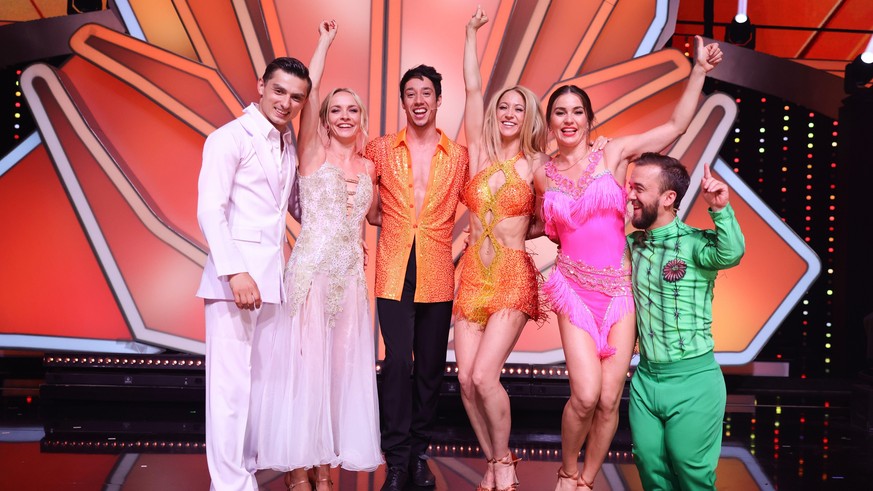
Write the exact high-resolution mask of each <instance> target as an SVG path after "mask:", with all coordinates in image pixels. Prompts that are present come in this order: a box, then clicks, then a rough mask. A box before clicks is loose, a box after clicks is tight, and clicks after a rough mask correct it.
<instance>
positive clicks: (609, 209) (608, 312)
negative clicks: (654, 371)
mask: <svg viewBox="0 0 873 491" xmlns="http://www.w3.org/2000/svg"><path fill="white" fill-rule="evenodd" d="M602 156H603V154H602V153H601V152H592V153H591V154H589V155H588V161H589V163H588V166H587V168H586V169H585V172H584V173H583V174H582V177H580V178H579V180H578V181H576V182H573V181H572V180H570V179H568V178H566V177H564V176H562V175H561V174H559V173H558V171H557V169H556V168H555V165H554V163H553V162H551V161H550V162H548V163H547V164H546V176H548V178H549V181H550V187H549V189H547V190H546V192H545V195H544V196H543V219H544V220H545V232H546V235H548V236H549V238H551V239H552V240H557V241H558V242H559V243H560V249H559V251H558V257H557V258H556V259H555V267H554V269H553V270H552V273H551V275H549V278H548V280H546V282H545V284H543V292H544V294H545V296H546V298H547V299H548V302H549V304H550V306H551V308H552V310H554V311H555V312H556V313H558V314H562V315H565V316H566V317H567V318H568V319H569V320H570V322H571V323H572V324H573V325H575V326H576V327H578V328H580V329H584V330H585V331H586V332H588V334H590V335H591V337H592V338H593V339H594V343H595V346H596V348H597V352H598V354H599V355H600V358H601V359H603V358H607V357H609V356H612V355H613V354H615V347H613V346H610V345H609V343H608V341H607V340H608V337H609V331H610V329H611V328H612V325H613V324H615V323H616V322H617V321H619V320H620V319H621V318H622V317H624V316H625V315H627V314H630V313H632V312H634V298H633V292H632V291H631V278H630V274H631V272H630V269H629V268H628V267H625V266H624V265H623V264H622V261H623V259H624V257H625V252H626V249H627V241H626V239H625V234H624V229H625V222H624V217H625V214H626V212H627V192H626V191H625V189H624V187H623V186H621V185H620V184H619V183H618V182H616V180H615V178H614V177H613V175H612V173H610V172H609V171H608V170H604V171H603V172H600V173H598V174H597V175H594V174H593V172H594V169H595V167H596V166H597V163H598V162H600V159H601V158H602Z"/></svg>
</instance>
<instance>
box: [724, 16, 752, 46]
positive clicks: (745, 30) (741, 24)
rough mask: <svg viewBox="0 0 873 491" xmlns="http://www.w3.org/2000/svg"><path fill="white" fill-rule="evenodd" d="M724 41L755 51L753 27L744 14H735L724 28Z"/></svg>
mask: <svg viewBox="0 0 873 491" xmlns="http://www.w3.org/2000/svg"><path fill="white" fill-rule="evenodd" d="M724 40H725V42H728V43H731V44H736V45H737V46H742V47H743V48H749V49H755V26H753V25H752V22H751V21H749V17H748V16H747V15H746V14H737V15H736V17H734V18H733V20H731V23H730V25H728V26H727V28H725V33H724Z"/></svg>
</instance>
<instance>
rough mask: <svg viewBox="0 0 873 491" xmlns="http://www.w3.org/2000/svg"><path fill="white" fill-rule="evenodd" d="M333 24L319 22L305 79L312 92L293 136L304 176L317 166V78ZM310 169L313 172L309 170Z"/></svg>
mask: <svg viewBox="0 0 873 491" xmlns="http://www.w3.org/2000/svg"><path fill="white" fill-rule="evenodd" d="M336 30H337V26H336V21H333V20H332V21H322V22H321V23H320V24H319V25H318V34H319V36H318V44H317V45H316V46H315V51H314V52H313V53H312V59H311V60H310V61H309V78H310V80H312V89H311V90H310V91H309V98H308V99H307V100H306V104H304V105H303V109H302V110H301V111H300V130H299V131H298V132H297V152H298V154H299V156H300V172H301V173H302V174H304V175H307V174H311V173H312V172H314V171H315V170H316V169H317V166H318V165H321V162H320V160H321V158H320V156H321V152H322V151H323V144H322V142H321V137H320V136H319V134H318V111H319V109H320V105H321V100H320V98H321V96H320V95H319V89H320V87H321V77H322V75H324V65H325V61H326V59H327V50H328V48H330V44H331V43H332V42H333V39H334V38H335V37H336ZM313 167H314V168H313Z"/></svg>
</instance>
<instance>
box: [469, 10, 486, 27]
mask: <svg viewBox="0 0 873 491" xmlns="http://www.w3.org/2000/svg"><path fill="white" fill-rule="evenodd" d="M486 23H488V16H487V15H485V11H484V10H482V6H481V5H478V6H477V7H476V13H475V14H473V17H472V18H470V21H469V22H467V29H472V30H474V31H477V30H479V28H480V27H482V26H484V25H485V24H486Z"/></svg>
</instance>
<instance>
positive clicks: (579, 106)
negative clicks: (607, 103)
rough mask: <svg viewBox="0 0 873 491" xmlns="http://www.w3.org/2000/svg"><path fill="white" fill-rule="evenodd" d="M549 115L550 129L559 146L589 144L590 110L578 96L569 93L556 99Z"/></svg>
mask: <svg viewBox="0 0 873 491" xmlns="http://www.w3.org/2000/svg"><path fill="white" fill-rule="evenodd" d="M551 109H552V110H551V112H550V113H549V129H550V130H552V133H554V135H555V140H556V142H557V143H558V145H561V146H564V147H575V146H577V145H579V144H580V143H586V144H587V142H588V131H589V129H590V127H591V121H590V120H589V119H588V109H587V108H586V107H585V103H584V102H583V101H582V98H580V97H579V96H578V95H576V94H573V93H572V92H568V93H565V94H562V95H560V96H559V97H558V98H557V99H555V103H554V105H552V108H551Z"/></svg>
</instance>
